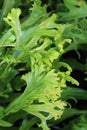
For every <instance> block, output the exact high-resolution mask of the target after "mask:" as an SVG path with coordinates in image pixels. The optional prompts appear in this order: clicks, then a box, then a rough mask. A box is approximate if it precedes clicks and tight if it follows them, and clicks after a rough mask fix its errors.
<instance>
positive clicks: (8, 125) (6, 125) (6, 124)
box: [0, 119, 12, 127]
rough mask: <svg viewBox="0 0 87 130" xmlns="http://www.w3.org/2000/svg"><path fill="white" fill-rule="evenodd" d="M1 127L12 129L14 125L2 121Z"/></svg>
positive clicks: (0, 122) (0, 121)
mask: <svg viewBox="0 0 87 130" xmlns="http://www.w3.org/2000/svg"><path fill="white" fill-rule="evenodd" d="M0 126H4V127H11V126H12V124H11V123H9V122H7V121H4V120H1V119H0Z"/></svg>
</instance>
